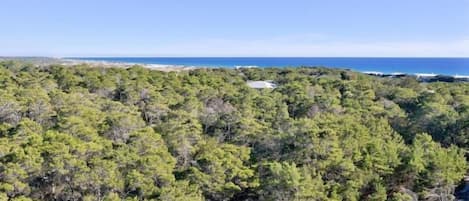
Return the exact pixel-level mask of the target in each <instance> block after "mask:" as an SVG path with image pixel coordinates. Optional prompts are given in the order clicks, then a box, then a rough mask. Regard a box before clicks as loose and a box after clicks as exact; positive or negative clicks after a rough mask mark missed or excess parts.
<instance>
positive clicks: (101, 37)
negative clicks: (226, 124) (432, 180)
mask: <svg viewBox="0 0 469 201" xmlns="http://www.w3.org/2000/svg"><path fill="white" fill-rule="evenodd" d="M0 26H1V28H0V56H54V57H72V56H77V57H89V56H92V57H99V56H170V57H184V56H186V57H199V56H217V57H218V56H220V57H224V56H225V57H242V56H256V57H257V56H259V57H264V56H265V57H275V56H286V57H469V0H327V1H325V0H288V1H286V0H69V1H64V0H2V1H1V2H0Z"/></svg>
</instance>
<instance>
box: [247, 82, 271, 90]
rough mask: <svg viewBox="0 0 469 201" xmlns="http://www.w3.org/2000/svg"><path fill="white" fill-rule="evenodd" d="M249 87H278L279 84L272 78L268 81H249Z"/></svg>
mask: <svg viewBox="0 0 469 201" xmlns="http://www.w3.org/2000/svg"><path fill="white" fill-rule="evenodd" d="M246 84H247V85H248V86H249V87H251V88H254V89H273V88H276V87H277V85H276V84H274V83H273V82H272V81H271V80H266V81H247V83H246Z"/></svg>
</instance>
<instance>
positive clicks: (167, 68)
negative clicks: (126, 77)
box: [0, 57, 469, 82]
mask: <svg viewBox="0 0 469 201" xmlns="http://www.w3.org/2000/svg"><path fill="white" fill-rule="evenodd" d="M9 60H11V61H20V62H29V63H32V64H34V65H36V66H45V65H51V64H58V65H64V66H77V65H83V64H85V65H88V66H91V67H104V68H130V67H132V66H141V67H143V68H148V69H152V70H158V71H164V72H173V71H187V70H194V69H204V68H211V69H216V68H227V67H225V66H222V65H220V66H194V65H191V66H188V65H173V64H149V63H137V62H119V61H105V60H87V59H74V58H60V57H0V61H9ZM305 67H306V66H305ZM321 67H322V66H321ZM324 67H325V68H334V69H343V70H351V71H354V72H358V73H362V74H367V75H370V76H375V77H390V78H399V77H415V78H416V79H417V80H419V81H421V82H435V81H444V82H458V81H462V82H469V75H460V74H455V75H448V74H437V73H428V72H419V73H403V72H381V71H363V70H355V69H350V68H336V67H327V66H324ZM229 68H232V69H245V68H264V67H260V66H256V65H247V66H241V65H237V66H233V67H229ZM272 68H275V67H272ZM278 68H283V67H278Z"/></svg>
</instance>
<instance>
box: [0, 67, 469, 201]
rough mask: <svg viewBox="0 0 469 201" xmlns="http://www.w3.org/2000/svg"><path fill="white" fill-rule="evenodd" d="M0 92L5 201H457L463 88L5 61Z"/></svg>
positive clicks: (465, 103) (291, 71) (465, 101)
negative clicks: (264, 85) (267, 83)
mask: <svg viewBox="0 0 469 201" xmlns="http://www.w3.org/2000/svg"><path fill="white" fill-rule="evenodd" d="M248 80H273V82H275V83H277V84H278V87H277V88H275V89H252V88H249V87H248V86H247V85H246V81H248ZM0 93H1V96H0V200H12V201H20V200H21V201H28V200H77V201H78V200H83V201H91V200H103V201H104V200H106V201H107V200H109V201H114V200H165V201H170V200H181V201H183V200H214V201H215V200H227V201H228V200H350V201H352V200H417V199H418V200H452V199H454V196H453V194H454V189H455V187H456V185H458V184H459V183H460V182H461V181H462V179H463V177H464V175H465V174H466V171H467V160H466V157H465V153H466V151H467V149H469V85H468V84H467V83H441V82H437V83H419V82H417V81H416V80H415V78H412V77H404V78H377V77H372V76H368V75H364V74H360V73H356V72H352V71H348V70H336V69H327V68H306V67H302V68H282V69H275V68H267V69H236V70H235V69H194V70H187V71H173V72H163V71H158V70H151V69H146V68H143V67H140V66H134V67H131V68H127V69H124V68H104V67H103V68H99V67H89V66H86V65H77V66H60V65H50V66H43V67H34V66H31V65H28V64H23V63H14V62H2V63H0Z"/></svg>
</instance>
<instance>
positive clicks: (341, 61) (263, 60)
mask: <svg viewBox="0 0 469 201" xmlns="http://www.w3.org/2000/svg"><path fill="white" fill-rule="evenodd" d="M73 59H81V60H91V61H108V62H122V63H138V64H162V65H177V66H181V65H182V66H195V67H220V68H235V67H241V66H244V67H246V66H255V67H260V68H265V67H278V68H282V67H299V66H321V67H332V68H343V69H352V70H355V71H361V72H363V71H376V72H382V73H394V72H400V73H435V74H443V75H469V58H356V57H353V58H347V57H91V58H83V57H82V58H73Z"/></svg>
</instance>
